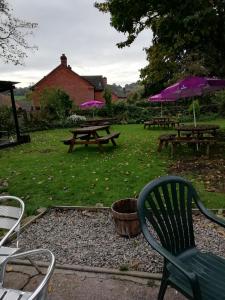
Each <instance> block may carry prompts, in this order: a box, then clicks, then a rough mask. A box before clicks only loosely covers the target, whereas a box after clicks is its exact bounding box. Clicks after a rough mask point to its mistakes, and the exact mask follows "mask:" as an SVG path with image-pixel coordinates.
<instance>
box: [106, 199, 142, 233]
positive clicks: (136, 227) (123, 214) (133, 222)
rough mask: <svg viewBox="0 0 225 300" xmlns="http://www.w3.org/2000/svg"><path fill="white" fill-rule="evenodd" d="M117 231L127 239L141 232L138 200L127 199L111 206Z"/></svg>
mask: <svg viewBox="0 0 225 300" xmlns="http://www.w3.org/2000/svg"><path fill="white" fill-rule="evenodd" d="M111 211H112V216H113V220H114V224H115V228H116V231H117V233H118V234H119V235H121V236H125V237H134V236H136V235H138V234H139V233H140V231H141V229H140V224H139V220H138V215H137V199H132V198H127V199H122V200H118V201H116V202H114V203H113V204H112V206H111Z"/></svg>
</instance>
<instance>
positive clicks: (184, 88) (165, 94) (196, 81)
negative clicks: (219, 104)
mask: <svg viewBox="0 0 225 300" xmlns="http://www.w3.org/2000/svg"><path fill="white" fill-rule="evenodd" d="M224 88H225V80H223V79H218V78H207V77H198V76H189V77H186V78H185V79H182V80H180V81H178V82H177V83H175V84H173V85H171V86H169V87H167V88H166V89H164V90H162V91H161V92H160V94H157V95H154V96H152V97H150V98H149V100H150V101H154V102H168V101H176V100H178V99H180V98H188V97H195V96H202V95H204V94H206V93H210V92H215V91H219V90H222V89H224ZM152 98H153V100H152ZM169 99H170V100H169ZM193 114H194V123H195V126H196V118H195V108H194V105H193Z"/></svg>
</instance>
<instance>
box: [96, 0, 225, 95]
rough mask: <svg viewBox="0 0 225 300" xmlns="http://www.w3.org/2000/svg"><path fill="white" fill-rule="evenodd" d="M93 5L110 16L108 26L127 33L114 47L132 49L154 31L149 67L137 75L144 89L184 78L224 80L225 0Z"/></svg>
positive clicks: (129, 1)
mask: <svg viewBox="0 0 225 300" xmlns="http://www.w3.org/2000/svg"><path fill="white" fill-rule="evenodd" d="M95 7H97V8H98V9H99V10H100V11H102V12H109V13H110V14H111V25H112V26H113V27H114V28H115V29H116V30H118V31H120V32H122V33H124V34H126V36H127V39H126V40H125V41H123V42H121V43H118V44H117V45H118V47H124V46H130V45H131V44H132V42H133V41H134V40H135V38H136V37H137V36H138V35H139V33H140V32H141V31H143V30H144V29H151V30H152V31H153V40H152V45H151V46H150V47H149V48H147V49H146V54H147V60H148V62H149V64H148V65H147V66H146V67H145V68H144V69H142V71H141V77H142V80H143V82H144V83H145V85H146V86H147V87H148V90H149V89H151V88H152V89H153V90H157V89H158V90H159V89H160V88H163V87H164V85H165V84H168V83H171V82H173V81H175V80H177V79H178V78H180V77H184V76H185V75H187V74H194V75H209V76H213V75H217V76H221V77H223V76H225V62H224V54H225V50H224V49H225V4H224V1H223V0H195V1H181V0H171V1H164V0H157V1H156V0H126V1H123V0H106V1H105V2H102V3H95ZM149 43H150V41H149Z"/></svg>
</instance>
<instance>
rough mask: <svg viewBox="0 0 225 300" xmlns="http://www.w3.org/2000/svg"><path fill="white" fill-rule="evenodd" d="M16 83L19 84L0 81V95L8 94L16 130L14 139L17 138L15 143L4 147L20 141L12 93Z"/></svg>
mask: <svg viewBox="0 0 225 300" xmlns="http://www.w3.org/2000/svg"><path fill="white" fill-rule="evenodd" d="M17 83H19V82H13V81H1V80H0V93H3V92H7V91H9V92H10V96H11V103H12V112H13V118H14V122H15V129H16V137H17V142H16V143H8V144H7V145H5V146H9V145H15V144H19V143H20V141H21V135H20V129H19V122H18V118H17V112H16V103H15V98H14V93H13V90H14V89H15V84H17Z"/></svg>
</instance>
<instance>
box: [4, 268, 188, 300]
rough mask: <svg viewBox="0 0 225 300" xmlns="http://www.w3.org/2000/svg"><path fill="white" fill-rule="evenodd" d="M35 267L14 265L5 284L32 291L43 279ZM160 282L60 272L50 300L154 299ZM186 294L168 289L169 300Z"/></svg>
mask: <svg viewBox="0 0 225 300" xmlns="http://www.w3.org/2000/svg"><path fill="white" fill-rule="evenodd" d="M41 278H42V277H41V275H37V273H36V274H35V272H34V271H33V268H31V267H27V266H20V265H19V266H18V265H13V266H12V267H10V268H9V269H8V272H7V274H6V281H5V285H6V286H8V287H11V288H17V289H21V288H24V290H27V291H32V290H33V289H34V288H35V286H36V285H37V284H38V282H39V281H40V280H41ZM159 284H160V282H159V281H150V280H147V279H140V278H134V277H128V276H115V275H110V274H100V273H98V274H97V273H91V272H77V271H70V270H58V269H56V270H55V272H54V274H53V277H52V280H51V282H50V285H49V300H73V299H75V300H128V299H129V300H139V299H140V300H145V299H146V300H149V299H151V300H154V299H157V295H158V290H159ZM184 299H186V298H184V297H183V296H182V295H180V294H178V293H177V292H176V291H175V290H173V289H168V291H167V293H166V296H165V300H184Z"/></svg>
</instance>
